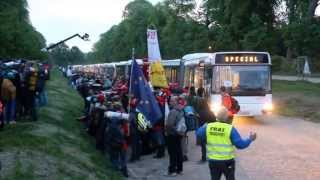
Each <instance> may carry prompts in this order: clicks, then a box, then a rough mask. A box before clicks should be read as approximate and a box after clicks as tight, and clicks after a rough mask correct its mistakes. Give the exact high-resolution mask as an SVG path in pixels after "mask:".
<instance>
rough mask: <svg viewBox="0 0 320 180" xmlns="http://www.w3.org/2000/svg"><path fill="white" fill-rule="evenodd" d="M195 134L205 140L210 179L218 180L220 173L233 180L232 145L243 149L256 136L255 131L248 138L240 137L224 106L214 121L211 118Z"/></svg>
mask: <svg viewBox="0 0 320 180" xmlns="http://www.w3.org/2000/svg"><path fill="white" fill-rule="evenodd" d="M196 135H197V136H198V138H200V139H202V140H203V141H205V142H206V146H207V158H208V160H209V168H210V174H211V180H220V178H221V176H222V174H223V175H224V176H225V177H226V180H234V179H235V160H234V159H235V152H234V149H235V148H234V147H236V148H237V149H245V148H247V147H248V146H249V145H250V144H251V143H252V142H253V141H254V140H255V139H256V137H257V135H256V133H252V132H251V133H250V135H249V137H248V138H246V139H243V138H241V136H240V134H239V132H238V130H237V129H236V128H235V127H233V126H232V119H230V118H229V117H228V110H227V109H226V108H222V109H221V110H220V111H219V112H218V113H217V115H216V122H214V119H213V120H212V121H211V122H209V123H206V124H204V125H203V126H201V127H200V128H199V129H198V130H197V131H196Z"/></svg>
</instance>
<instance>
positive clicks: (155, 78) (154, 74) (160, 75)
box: [150, 61, 168, 88]
mask: <svg viewBox="0 0 320 180" xmlns="http://www.w3.org/2000/svg"><path fill="white" fill-rule="evenodd" d="M150 74H151V84H152V86H153V87H160V88H167V87H168V83H167V78H166V74H165V71H164V68H163V66H162V64H161V63H160V61H156V62H154V63H152V64H151V73H150Z"/></svg>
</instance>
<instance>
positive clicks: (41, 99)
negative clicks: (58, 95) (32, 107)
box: [36, 89, 48, 107]
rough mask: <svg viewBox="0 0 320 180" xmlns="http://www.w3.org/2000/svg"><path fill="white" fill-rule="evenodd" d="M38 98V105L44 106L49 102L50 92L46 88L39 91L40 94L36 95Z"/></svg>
mask: <svg viewBox="0 0 320 180" xmlns="http://www.w3.org/2000/svg"><path fill="white" fill-rule="evenodd" d="M36 98H37V101H38V102H37V106H38V107H43V106H46V105H47V104H48V94H47V91H46V90H45V89H44V90H43V91H41V92H40V93H39V95H38V96H37V97H36Z"/></svg>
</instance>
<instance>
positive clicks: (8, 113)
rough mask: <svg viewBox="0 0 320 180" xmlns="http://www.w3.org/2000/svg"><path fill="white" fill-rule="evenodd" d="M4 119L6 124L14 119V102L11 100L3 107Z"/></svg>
mask: <svg viewBox="0 0 320 180" xmlns="http://www.w3.org/2000/svg"><path fill="white" fill-rule="evenodd" d="M4 107H5V108H4V119H5V120H6V122H7V123H9V122H10V121H14V120H15V119H16V100H15V99H14V100H11V101H9V102H7V103H6V104H5V105H4Z"/></svg>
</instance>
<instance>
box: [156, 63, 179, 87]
mask: <svg viewBox="0 0 320 180" xmlns="http://www.w3.org/2000/svg"><path fill="white" fill-rule="evenodd" d="M180 63H181V60H180V59H172V60H162V61H161V64H162V65H163V68H164V70H165V74H166V77H167V81H168V82H169V83H178V82H179V81H180V73H181V71H182V70H181V67H180V65H181V64H180Z"/></svg>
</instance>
